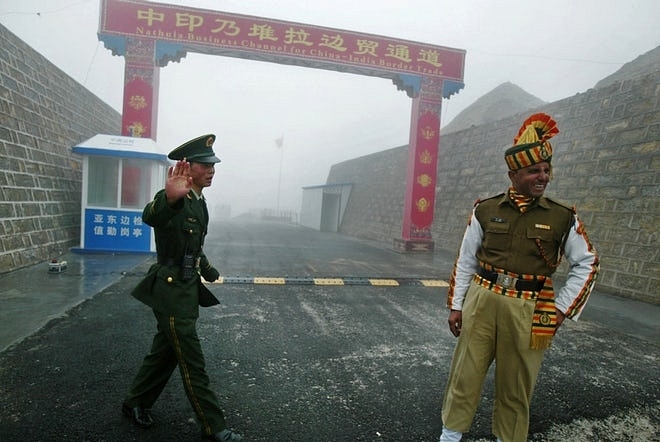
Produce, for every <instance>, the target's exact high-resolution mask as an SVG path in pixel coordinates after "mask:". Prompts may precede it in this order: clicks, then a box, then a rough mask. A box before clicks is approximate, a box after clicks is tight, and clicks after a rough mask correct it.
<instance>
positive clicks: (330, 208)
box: [300, 183, 353, 232]
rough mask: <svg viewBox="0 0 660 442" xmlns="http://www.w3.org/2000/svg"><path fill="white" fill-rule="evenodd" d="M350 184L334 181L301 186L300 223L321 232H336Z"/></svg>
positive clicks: (349, 191)
mask: <svg viewBox="0 0 660 442" xmlns="http://www.w3.org/2000/svg"><path fill="white" fill-rule="evenodd" d="M352 186H353V185H352V184H351V183H335V184H325V185H321V186H307V187H303V197H302V208H301V210H300V224H301V225H303V226H305V227H309V228H311V229H314V230H318V231H321V232H338V231H339V227H340V226H341V221H342V219H343V218H344V212H345V211H346V205H347V204H348V199H349V197H350V195H351V188H352Z"/></svg>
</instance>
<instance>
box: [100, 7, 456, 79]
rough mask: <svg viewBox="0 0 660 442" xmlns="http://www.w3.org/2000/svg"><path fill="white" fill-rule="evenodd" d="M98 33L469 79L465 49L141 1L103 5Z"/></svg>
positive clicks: (290, 60) (265, 56)
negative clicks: (466, 69) (466, 75)
mask: <svg viewBox="0 0 660 442" xmlns="http://www.w3.org/2000/svg"><path fill="white" fill-rule="evenodd" d="M99 35H118V36H123V37H134V38H140V39H154V40H159V41H166V42H169V43H174V44H178V45H181V46H182V47H183V48H184V49H187V48H189V49H191V50H197V51H199V48H200V47H203V48H204V50H202V51H200V52H206V53H213V54H217V55H226V56H234V57H241V58H257V59H265V60H268V61H274V62H288V63H296V62H298V63H300V62H301V61H307V62H309V63H310V64H312V65H313V66H314V67H324V66H323V64H326V63H327V64H330V65H343V66H347V65H349V66H353V67H355V68H356V69H358V70H363V71H371V72H372V74H373V75H376V76H378V75H379V74H378V73H376V72H395V73H405V74H414V75H419V76H422V77H435V78H442V79H448V80H454V81H458V82H461V83H462V81H463V68H464V60H465V51H464V50H460V49H453V48H447V47H443V46H435V45H429V44H425V43H417V42H412V41H407V40H400V39H394V38H389V37H382V36H377V35H371V34H363V33H358V32H352V31H344V30H339V29H332V28H324V27H319V26H311V25H307V24H300V23H294V22H287V21H281V20H272V19H267V18H261V17H252V16H247V15H240V14H231V13H225V12H218V11H210V10H203V9H197V8H189V7H184V6H176V5H168V4H162V3H151V2H146V1H139V0H103V5H102V8H101V22H100V26H99ZM301 64H302V63H301ZM319 64H320V65H319Z"/></svg>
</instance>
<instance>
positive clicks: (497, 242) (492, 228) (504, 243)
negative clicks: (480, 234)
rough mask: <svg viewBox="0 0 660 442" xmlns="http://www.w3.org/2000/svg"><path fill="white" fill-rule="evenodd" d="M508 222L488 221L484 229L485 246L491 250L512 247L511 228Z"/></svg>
mask: <svg viewBox="0 0 660 442" xmlns="http://www.w3.org/2000/svg"><path fill="white" fill-rule="evenodd" d="M510 229H511V225H510V224H509V223H508V222H506V221H503V222H488V223H487V224H486V228H485V229H484V247H485V248H486V249H490V250H508V249H509V247H510V239H509V230H510Z"/></svg>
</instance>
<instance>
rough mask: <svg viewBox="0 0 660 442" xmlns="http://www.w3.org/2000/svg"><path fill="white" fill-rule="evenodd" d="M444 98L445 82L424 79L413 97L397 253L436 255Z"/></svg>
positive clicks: (395, 242)
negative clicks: (435, 222) (433, 231)
mask: <svg viewBox="0 0 660 442" xmlns="http://www.w3.org/2000/svg"><path fill="white" fill-rule="evenodd" d="M442 96H443V81H442V80H441V79H437V78H429V77H423V78H422V79H421V84H420V87H419V92H418V93H415V94H414V95H413V97H412V98H413V100H412V111H411V119H410V120H411V121H410V140H409V145H408V170H407V174H406V193H405V200H404V209H403V222H402V229H401V238H394V249H395V250H398V251H406V252H410V251H422V252H427V251H433V247H434V242H433V238H432V236H431V225H432V224H433V211H434V208H435V185H436V177H437V165H438V148H439V144H440V110H441V108H442Z"/></svg>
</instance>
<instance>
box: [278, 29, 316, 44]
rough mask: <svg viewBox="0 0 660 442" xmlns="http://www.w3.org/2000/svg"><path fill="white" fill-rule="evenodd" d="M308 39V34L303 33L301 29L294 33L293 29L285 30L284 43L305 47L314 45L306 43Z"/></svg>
mask: <svg viewBox="0 0 660 442" xmlns="http://www.w3.org/2000/svg"><path fill="white" fill-rule="evenodd" d="M308 38H309V32H305V31H303V30H302V29H299V30H297V31H295V30H294V29H293V28H289V29H287V30H286V33H285V34H284V43H287V44H301V45H305V46H311V45H313V44H314V43H312V42H311V41H308V40H307V39H308Z"/></svg>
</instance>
